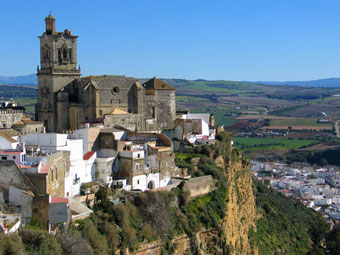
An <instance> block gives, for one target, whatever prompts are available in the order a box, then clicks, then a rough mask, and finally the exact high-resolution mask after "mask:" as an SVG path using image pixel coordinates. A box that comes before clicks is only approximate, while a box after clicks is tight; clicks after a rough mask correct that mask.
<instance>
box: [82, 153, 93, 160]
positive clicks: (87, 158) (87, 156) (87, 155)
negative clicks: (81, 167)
mask: <svg viewBox="0 0 340 255" xmlns="http://www.w3.org/2000/svg"><path fill="white" fill-rule="evenodd" d="M94 153H95V151H89V152H87V153H86V154H85V155H84V156H83V159H84V160H89V159H90V158H91V157H92V156H93V154H94Z"/></svg>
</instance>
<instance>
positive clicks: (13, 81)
mask: <svg viewBox="0 0 340 255" xmlns="http://www.w3.org/2000/svg"><path fill="white" fill-rule="evenodd" d="M0 84H5V85H22V86H37V85H38V78H37V76H36V75H35V74H29V75H22V76H0Z"/></svg>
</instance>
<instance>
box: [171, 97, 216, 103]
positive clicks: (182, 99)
mask: <svg viewBox="0 0 340 255" xmlns="http://www.w3.org/2000/svg"><path fill="white" fill-rule="evenodd" d="M176 102H187V103H189V102H206V103H208V102H210V100H209V99H207V98H203V97H193V96H176Z"/></svg>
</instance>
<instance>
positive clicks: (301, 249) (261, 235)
mask: <svg viewBox="0 0 340 255" xmlns="http://www.w3.org/2000/svg"><path fill="white" fill-rule="evenodd" d="M255 188H256V207H257V211H258V219H257V222H256V227H257V233H256V234H255V233H252V234H251V235H252V236H251V238H252V240H253V241H254V242H256V244H257V245H258V247H259V254H261V255H266V254H268V255H269V254H286V255H288V254H291V255H293V254H294V255H295V254H325V253H324V250H323V249H322V247H321V246H320V244H321V243H322V240H323V237H324V234H325V233H326V232H327V231H328V226H327V224H326V222H325V220H324V219H323V218H322V217H321V215H320V214H318V213H316V212H315V211H313V210H312V209H309V208H306V207H305V206H304V205H303V204H302V203H300V202H299V201H297V200H294V199H290V198H287V197H285V196H284V195H282V194H281V193H279V192H277V191H276V190H273V189H268V188H266V187H265V186H264V185H263V184H261V183H260V182H255Z"/></svg>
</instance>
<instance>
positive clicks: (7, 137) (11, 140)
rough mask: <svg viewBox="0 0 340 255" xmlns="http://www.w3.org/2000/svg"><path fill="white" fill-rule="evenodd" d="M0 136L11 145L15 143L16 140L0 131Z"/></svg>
mask: <svg viewBox="0 0 340 255" xmlns="http://www.w3.org/2000/svg"><path fill="white" fill-rule="evenodd" d="M0 136H1V137H2V138H5V139H6V140H7V141H9V142H11V143H16V142H17V140H15V139H13V138H12V137H11V136H10V135H9V134H8V133H7V132H6V131H5V130H4V131H2V130H0Z"/></svg>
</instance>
